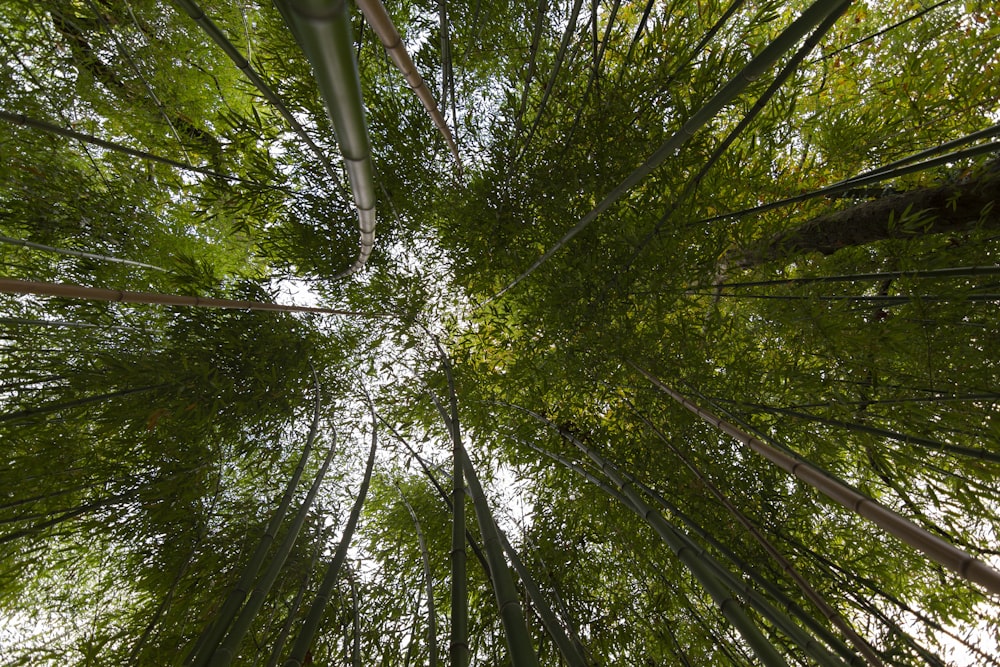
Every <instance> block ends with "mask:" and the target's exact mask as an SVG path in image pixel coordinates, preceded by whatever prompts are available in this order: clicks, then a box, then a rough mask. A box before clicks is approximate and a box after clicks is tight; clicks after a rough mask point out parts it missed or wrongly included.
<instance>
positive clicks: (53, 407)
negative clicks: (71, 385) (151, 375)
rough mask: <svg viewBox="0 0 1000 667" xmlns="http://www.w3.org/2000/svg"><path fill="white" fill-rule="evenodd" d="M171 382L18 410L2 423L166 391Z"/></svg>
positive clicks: (1, 417) (0, 420)
mask: <svg viewBox="0 0 1000 667" xmlns="http://www.w3.org/2000/svg"><path fill="white" fill-rule="evenodd" d="M169 386H170V383H169V382H164V383H161V384H152V385H147V386H145V387H137V388H135V389H119V390H118V391H110V392H107V393H104V394H98V395H96V396H86V397H84V398H77V399H75V400H72V401H63V402H62V403H48V404H46V405H40V406H38V407H36V408H26V409H24V410H18V411H17V412H8V413H6V414H0V422H16V421H20V420H22V419H30V418H31V417H35V416H37V415H44V414H49V413H51V412H58V411H60V410H68V409H70V408H78V407H81V406H84V405H90V404H92V403H100V402H101V401H106V400H107V399H109V398H118V397H119V396H130V395H132V394H140V393H142V392H146V391H154V390H156V389H164V388H165V387H169Z"/></svg>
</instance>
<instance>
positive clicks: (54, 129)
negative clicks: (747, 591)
mask: <svg viewBox="0 0 1000 667" xmlns="http://www.w3.org/2000/svg"><path fill="white" fill-rule="evenodd" d="M0 120H5V121H7V122H8V123H13V124H14V125H20V126H22V127H30V128H32V129H35V130H40V131H42V132H48V133H49V134H55V135H58V136H60V137H67V138H69V139H76V140H77V141H82V142H83V143H86V144H91V145H94V146H100V147H101V148H104V149H106V150H109V151H114V152H116V153H124V154H125V155H131V156H132V157H137V158H140V159H142V160H152V161H153V162H159V163H160V164H165V165H169V166H171V167H177V168H178V169H183V170H185V171H191V172H194V173H196V174H202V175H203V176H211V177H212V178H219V179H222V180H225V181H233V182H235V183H242V184H244V185H251V186H253V187H256V188H263V189H265V190H277V191H278V192H284V193H285V194H289V195H294V194H295V193H294V192H293V191H292V190H291V189H289V188H285V187H281V186H278V185H268V184H266V183H258V182H256V181H251V180H248V179H245V178H240V177H239V176H233V175H231V174H222V173H219V172H217V171H213V170H211V169H205V168H204V167H196V166H194V165H192V164H188V163H186V162H180V161H178V160H172V159H170V158H168V157H163V156H162V155H156V154H155V153H149V152H147V151H141V150H138V149H135V148H129V147H128V146H124V145H122V144H118V143H115V142H113V141H106V140H104V139H100V138H98V137H95V136H93V135H90V134H84V133H83V132H77V131H76V130H69V129H66V128H64V127H59V126H58V125H53V124H52V123H48V122H46V121H44V120H38V119H37V118H29V117H28V116H25V115H24V114H16V113H10V112H9V111H4V110H3V109H0Z"/></svg>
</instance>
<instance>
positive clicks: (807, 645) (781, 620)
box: [520, 436, 857, 665]
mask: <svg viewBox="0 0 1000 667" xmlns="http://www.w3.org/2000/svg"><path fill="white" fill-rule="evenodd" d="M564 437H565V436H564ZM520 442H522V443H523V444H525V445H527V446H529V447H531V448H532V449H534V450H535V451H537V452H539V453H540V454H542V455H544V456H547V457H549V458H551V459H553V460H554V461H556V462H558V463H560V464H561V465H563V466H564V467H566V468H567V469H569V470H573V471H574V472H576V473H577V474H579V475H581V476H582V477H584V478H585V479H587V480H588V481H590V482H591V483H592V484H595V485H596V486H598V487H599V488H601V489H602V490H603V491H604V492H605V493H607V494H608V495H610V496H612V497H613V498H615V499H616V500H618V501H619V502H621V503H622V504H624V505H625V506H626V507H630V508H631V509H633V511H637V510H635V508H634V506H633V505H632V504H631V502H630V501H629V499H628V498H627V497H626V496H625V495H624V494H623V493H621V492H620V491H618V490H617V489H615V488H614V487H611V486H609V485H608V484H607V483H606V482H604V481H603V480H600V479H599V478H597V477H596V476H594V475H593V474H592V473H590V472H588V471H587V470H585V469H584V468H582V467H581V466H579V465H577V464H575V463H573V462H572V461H569V460H568V459H566V458H564V457H562V456H559V455H558V454H554V453H552V452H549V451H547V450H544V449H541V448H540V447H537V446H536V445H533V444H531V443H528V442H525V441H523V440H521V441H520ZM623 475H624V476H625V477H626V479H627V480H628V483H630V484H635V485H636V486H638V487H640V488H642V490H643V491H644V492H645V493H646V494H647V495H649V496H650V497H652V498H653V499H654V500H655V501H656V502H657V503H659V504H661V505H662V506H664V507H665V508H666V509H667V510H668V511H670V512H672V513H674V514H675V515H677V516H678V517H680V518H681V520H682V521H684V522H685V523H686V524H687V525H688V526H689V527H691V528H692V529H693V530H696V531H698V532H699V534H700V535H702V536H703V537H704V538H705V539H707V540H709V541H710V542H711V543H712V544H713V546H715V547H716V548H718V549H720V551H722V553H723V554H724V555H726V557H727V558H729V559H730V560H731V561H733V563H734V564H736V565H737V567H740V569H741V570H743V571H744V572H746V573H747V574H749V575H750V576H751V577H753V578H754V580H755V581H757V582H758V583H760V584H761V585H763V586H765V588H767V589H768V591H769V592H770V593H772V594H773V595H775V596H776V597H777V598H779V599H781V600H782V601H783V603H784V604H785V605H786V606H788V607H789V608H790V609H792V610H793V611H794V612H795V613H796V615H798V616H799V617H800V618H801V619H802V621H803V622H804V623H806V624H807V625H809V626H810V627H811V628H812V629H813V630H814V631H815V632H817V634H820V635H821V636H822V637H823V638H824V639H825V640H826V641H827V642H829V643H830V645H831V646H833V647H835V648H836V649H837V650H838V652H840V653H841V654H842V655H843V656H844V657H845V658H847V659H848V660H851V664H854V661H855V660H857V657H856V656H854V655H853V654H852V653H851V652H850V650H849V649H847V647H845V646H843V644H841V643H840V642H839V641H838V640H837V639H836V637H833V636H832V635H831V634H830V633H829V631H827V630H826V629H825V628H823V627H822V626H821V625H819V624H818V623H816V622H815V621H814V620H813V619H812V618H811V617H810V616H809V615H807V614H806V613H805V612H804V611H803V610H802V609H801V608H799V607H798V606H797V605H794V603H793V602H792V601H791V600H789V599H788V598H787V596H785V595H784V594H783V593H782V592H781V591H780V590H779V589H777V588H776V587H775V586H774V584H772V583H771V582H769V581H768V580H766V579H765V578H764V577H762V576H760V575H758V574H757V573H756V572H754V571H752V570H751V568H749V567H748V566H747V565H746V563H744V562H743V561H742V560H740V559H738V558H736V557H735V554H733V553H732V552H731V551H729V550H728V549H726V548H725V547H724V545H722V544H720V543H719V542H718V541H717V540H714V538H712V537H711V535H709V534H708V533H707V532H706V531H704V529H702V528H701V527H700V526H698V525H697V524H695V523H694V522H692V521H690V520H689V519H688V517H687V516H686V515H684V514H683V513H682V512H680V511H679V510H678V509H677V508H676V507H675V506H673V505H672V504H671V503H669V502H667V501H666V499H665V498H663V497H662V496H661V495H660V494H658V493H656V492H655V491H654V490H653V489H651V488H649V487H648V486H646V485H644V484H641V483H640V482H638V481H636V480H635V479H634V478H633V477H631V476H630V475H627V474H624V473H623ZM668 525H670V524H668ZM671 528H672V529H673V530H674V532H675V534H676V536H677V538H678V539H680V540H682V541H684V542H685V543H686V544H688V546H689V547H690V548H692V549H694V550H695V551H698V552H700V555H701V558H702V560H704V561H705V562H706V563H707V564H709V565H710V566H711V567H712V569H713V570H715V571H716V573H717V576H718V575H721V577H723V578H725V580H726V581H727V582H728V585H729V586H730V588H731V589H733V590H739V591H741V592H743V594H744V595H745V596H747V597H748V599H749V601H750V603H751V605H752V606H754V608H756V609H757V610H758V611H759V612H760V613H761V614H762V615H763V616H764V617H765V618H768V619H769V620H771V621H772V622H773V623H774V624H775V625H776V627H778V628H780V629H781V630H782V631H784V632H785V633H786V634H788V635H789V636H790V637H791V638H793V639H794V640H795V641H796V643H798V644H799V646H800V647H802V648H803V650H805V651H806V652H807V653H808V654H810V655H812V656H813V657H814V658H815V659H816V660H817V661H818V662H819V663H820V664H826V665H834V664H836V665H841V664H843V663H842V662H840V661H838V660H836V658H834V657H833V656H832V655H830V654H829V652H828V651H827V650H826V649H825V647H822V646H821V645H819V644H816V643H815V641H814V640H813V639H812V638H811V637H809V636H808V635H807V634H806V633H805V632H803V631H802V630H801V629H800V628H798V626H796V625H795V624H794V623H792V621H791V620H790V619H788V617H787V616H786V615H785V614H782V613H781V612H779V611H778V610H776V609H775V608H774V607H773V606H772V605H771V604H770V603H769V602H768V601H767V600H766V599H765V598H763V597H761V596H760V594H759V593H757V592H756V591H754V590H753V589H751V588H749V587H747V586H746V585H745V584H744V583H743V582H741V581H739V580H738V579H736V578H735V577H733V575H732V573H730V572H729V571H728V570H726V569H725V568H723V567H722V566H721V565H720V564H719V563H718V562H717V561H715V559H714V557H712V556H711V555H710V554H708V553H707V552H705V551H704V549H702V548H701V547H698V546H697V545H696V544H694V542H692V541H691V540H690V538H689V537H688V536H687V535H685V534H684V533H683V532H682V531H680V530H678V529H676V528H675V527H673V526H671Z"/></svg>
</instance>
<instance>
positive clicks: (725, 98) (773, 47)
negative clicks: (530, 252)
mask: <svg viewBox="0 0 1000 667" xmlns="http://www.w3.org/2000/svg"><path fill="white" fill-rule="evenodd" d="M842 2H843V0H816V1H815V2H814V3H813V4H812V5H810V6H809V7H808V8H807V9H806V10H805V11H804V12H802V14H801V15H800V16H799V17H798V18H797V19H796V20H795V21H793V22H792V24H791V25H790V26H788V27H787V28H786V29H785V30H784V31H783V32H782V33H781V34H780V35H779V36H778V37H777V38H775V40H774V41H773V42H771V43H770V44H769V45H768V46H766V47H765V48H764V49H763V50H762V51H761V52H760V53H759V54H758V55H757V56H756V57H754V59H753V60H751V61H750V62H749V63H748V64H747V65H746V67H744V68H743V70H741V71H740V72H739V73H738V74H737V75H736V76H735V77H733V78H732V79H731V80H730V81H729V82H728V83H727V84H726V85H725V86H723V87H722V89H721V90H720V91H719V92H718V93H716V94H715V95H714V96H713V97H712V99H711V100H709V101H708V102H707V103H706V104H705V105H704V106H703V107H701V108H700V109H699V110H698V111H696V112H695V113H694V114H692V116H691V117H690V118H689V119H688V120H687V122H685V123H684V124H683V125H682V126H681V128H680V129H679V130H677V131H676V132H675V133H674V134H673V135H672V136H671V137H670V138H668V139H667V140H666V141H665V142H663V144H661V145H660V147H659V148H657V149H656V151H655V152H654V153H653V154H652V155H650V156H649V157H648V158H647V159H646V161H645V162H643V163H642V164H641V165H639V167H637V168H636V169H634V170H633V171H632V173H630V174H629V175H628V176H627V177H626V178H625V180H624V181H622V182H621V183H620V184H618V185H617V186H616V187H614V188H613V189H612V190H611V191H610V192H609V193H608V194H607V195H605V196H604V198H603V199H602V200H601V201H600V202H599V203H598V204H597V205H596V206H595V207H594V208H593V209H591V211H590V212H589V213H587V214H586V215H585V216H583V218H582V219H581V220H580V221H579V222H577V223H576V225H574V226H573V228H572V229H570V230H569V231H568V232H566V233H565V234H564V235H563V237H562V238H560V239H559V240H558V241H557V242H556V243H555V244H554V245H553V246H552V247H550V248H549V249H548V250H546V251H545V253H544V254H542V256H541V257H539V258H538V259H537V260H535V262H534V263H532V264H531V266H529V267H528V268H527V270H525V271H524V272H523V273H521V274H520V275H519V276H518V277H517V278H515V279H514V280H513V281H511V282H510V283H509V284H508V285H506V286H505V287H503V288H502V289H501V290H500V291H499V292H497V293H496V294H495V295H493V296H492V297H491V298H490V299H488V300H487V301H486V302H484V303H483V304H480V307H482V306H483V305H486V304H488V303H491V302H493V301H495V300H497V299H499V298H501V297H502V296H503V295H504V294H506V293H507V292H508V291H510V290H511V289H513V288H514V287H515V286H517V285H518V284H519V283H520V282H521V281H522V280H524V279H525V278H527V277H528V276H530V275H531V274H532V273H534V272H535V270H536V269H538V267H540V266H541V265H542V264H544V263H545V262H546V261H548V259H549V258H551V257H552V256H553V255H554V254H556V253H557V252H558V251H559V250H560V249H562V248H563V247H564V246H565V245H566V244H567V243H569V242H570V241H571V240H572V239H573V238H575V237H576V236H577V235H578V234H579V233H580V232H582V231H583V230H584V229H586V228H587V227H588V226H589V225H590V223H592V222H593V221H594V220H596V219H597V216H599V215H600V214H601V213H603V212H604V211H605V210H607V209H608V208H610V207H611V205H612V204H614V203H615V202H616V201H618V200H619V199H620V198H621V197H622V196H624V195H625V194H626V193H627V192H629V191H630V190H631V189H632V188H634V187H635V186H636V185H638V184H639V183H640V182H642V181H643V180H644V179H645V178H646V177H647V176H649V175H650V174H651V173H652V172H653V170H654V169H656V168H657V167H658V166H660V165H661V164H662V163H663V162H664V161H665V160H666V159H667V158H668V157H670V156H672V155H673V154H674V153H676V151H677V150H679V149H680V148H681V147H682V146H684V144H686V143H687V141H688V139H690V138H691V137H693V136H694V135H695V133H696V132H697V131H698V130H699V129H701V127H703V126H704V125H705V124H706V123H708V121H710V120H711V119H712V118H714V117H715V116H716V115H717V114H718V113H719V112H720V111H722V109H723V108H725V107H726V106H727V105H728V104H730V103H731V102H732V101H733V100H735V99H736V97H737V96H738V95H739V94H740V93H741V92H742V91H743V89H744V88H746V86H747V85H749V84H750V83H752V82H753V81H755V80H756V79H758V78H759V77H760V76H761V75H762V74H763V73H764V72H765V71H767V70H768V69H769V68H770V67H771V66H772V65H773V64H774V63H775V62H777V60H778V59H779V58H780V57H781V56H782V55H783V54H784V53H785V52H786V51H788V50H789V49H790V48H792V46H794V45H795V43H796V42H798V41H799V40H800V39H802V38H803V37H804V36H805V35H806V34H807V33H808V32H809V31H810V30H812V29H813V28H814V27H815V26H816V25H818V24H819V23H820V22H822V21H823V19H825V18H826V17H827V16H829V15H830V14H831V13H832V12H834V11H835V10H836V9H838V8H839V7H840V6H841V4H842Z"/></svg>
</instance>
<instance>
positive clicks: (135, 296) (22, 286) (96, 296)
mask: <svg viewBox="0 0 1000 667" xmlns="http://www.w3.org/2000/svg"><path fill="white" fill-rule="evenodd" d="M0 292H5V293H7V294H30V295H34V296H57V297H63V298H66V299H87V300H90V301H114V302H118V303H136V304H150V305H157V306H194V307H198V308H222V309H225V310H264V311H277V312H283V313H326V314H329V315H353V316H355V317H388V316H389V313H380V312H374V313H362V312H358V311H354V310H339V309H336V308H319V307H316V306H286V305H284V304H280V303H267V302H264V301H233V300H230V299H213V298H209V297H201V296H185V295H182V294H160V293H158V292H129V291H127V290H116V289H104V288H100V287H85V286H83V285H70V284H66V283H46V282H37V281H33V280H15V279H13V278H0Z"/></svg>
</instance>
